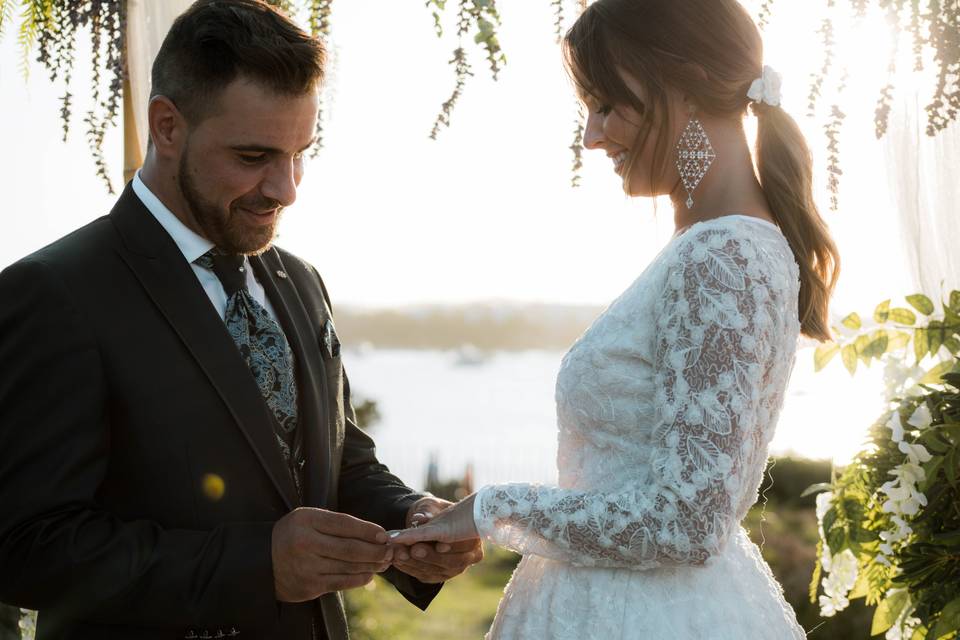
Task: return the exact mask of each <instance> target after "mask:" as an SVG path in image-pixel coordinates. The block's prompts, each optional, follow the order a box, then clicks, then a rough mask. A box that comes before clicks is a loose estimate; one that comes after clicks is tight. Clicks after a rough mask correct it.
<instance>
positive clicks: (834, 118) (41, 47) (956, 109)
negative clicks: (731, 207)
mask: <svg viewBox="0 0 960 640" xmlns="http://www.w3.org/2000/svg"><path fill="white" fill-rule="evenodd" d="M267 1H268V2H269V3H270V4H272V5H274V6H277V7H280V8H281V9H283V10H285V11H288V12H290V13H296V10H297V9H298V8H299V9H302V10H305V12H306V14H307V16H308V24H309V29H310V31H311V33H313V34H314V35H316V36H318V37H325V38H327V37H329V35H330V30H331V13H332V5H333V0H267ZM544 1H548V2H550V6H551V8H552V9H553V21H554V29H555V33H556V35H557V38H558V39H559V38H560V37H562V31H563V25H564V21H565V19H566V17H567V16H566V10H565V6H564V2H565V1H570V2H573V3H574V6H575V7H576V9H577V10H579V11H581V12H582V11H584V10H585V9H586V8H587V5H588V4H589V0H544ZM448 4H456V6H457V22H456V24H457V39H458V44H457V47H456V48H455V49H454V51H453V56H452V57H451V59H450V61H449V64H451V65H452V66H453V70H454V78H455V84H454V89H453V91H452V92H451V94H450V97H449V98H448V99H447V100H446V101H445V102H444V103H443V104H442V105H441V108H440V112H439V114H438V115H437V117H436V119H435V121H434V124H433V127H432V129H431V131H430V137H431V138H434V139H436V137H437V136H438V135H439V132H440V129H441V128H443V127H449V126H450V122H451V117H452V112H453V109H454V108H455V107H456V104H457V102H458V100H459V98H460V97H461V96H462V95H463V91H464V89H465V87H466V83H467V82H468V79H469V78H470V77H471V76H473V75H474V73H473V69H472V66H471V64H470V61H469V59H468V51H467V48H466V47H465V44H464V40H465V38H466V37H467V36H469V35H471V34H472V35H473V40H474V42H475V43H476V44H477V45H480V46H481V47H482V48H483V49H484V52H485V57H486V60H487V63H488V66H489V69H490V72H491V75H492V76H493V78H494V79H495V80H496V79H497V77H498V74H499V72H500V70H501V69H502V67H503V65H504V64H506V61H507V60H506V56H505V55H504V53H503V51H502V49H501V47H500V42H499V39H498V36H497V30H498V28H499V26H500V13H499V11H498V9H497V6H496V0H425V6H426V8H427V9H428V10H429V11H430V13H431V15H432V18H433V22H434V28H435V31H436V33H437V35H438V36H442V35H443V17H444V14H445V12H446V10H447V8H448ZM848 6H849V7H852V8H853V10H854V12H855V13H856V14H857V15H860V16H863V15H865V14H866V12H867V11H868V9H869V8H870V7H873V6H875V7H879V8H880V9H882V10H884V11H886V13H887V18H888V21H889V22H890V23H891V24H892V25H893V27H894V29H895V30H896V34H897V35H898V36H899V34H901V33H904V34H909V37H910V39H911V41H912V53H913V67H914V70H916V71H922V70H923V69H924V67H925V65H926V64H928V63H926V62H925V53H926V52H927V51H931V52H932V56H930V59H931V60H932V65H933V66H934V67H935V72H936V73H935V77H936V80H935V86H934V87H933V88H934V91H933V96H932V98H931V100H930V102H929V104H927V105H926V109H925V111H926V116H927V134H928V135H930V136H934V135H936V134H938V133H939V132H941V131H943V130H944V129H945V128H946V127H947V126H949V125H950V124H951V123H953V122H955V121H956V120H957V118H958V114H960V2H958V1H957V0H849V5H848ZM16 7H20V12H19V14H20V18H21V22H20V25H19V29H18V33H17V42H18V45H19V48H20V50H21V52H22V56H21V59H20V67H21V70H22V72H23V73H24V75H26V74H27V73H28V71H29V63H30V61H31V55H32V53H33V52H34V50H36V52H37V57H36V60H37V61H39V62H40V63H41V64H42V65H43V67H44V68H45V69H46V71H47V72H48V73H49V76H50V79H51V80H52V81H58V80H60V81H63V82H64V84H65V90H64V93H63V95H62V96H61V98H60V103H61V104H60V120H61V123H62V127H63V135H64V139H66V137H67V136H68V134H69V131H70V122H71V118H72V115H73V113H72V112H73V93H72V79H73V72H74V62H75V57H76V42H77V39H76V38H77V33H78V31H80V30H86V31H89V33H90V35H91V54H92V56H91V57H92V60H93V72H92V74H91V76H92V77H91V85H90V86H91V92H92V95H93V98H94V106H93V108H92V109H90V110H89V111H88V112H87V113H86V114H85V117H84V119H83V120H84V123H85V125H86V130H85V134H86V138H87V141H88V143H89V146H90V151H91V155H92V157H93V160H94V164H95V166H96V172H97V175H98V176H100V178H101V180H103V182H104V184H105V185H106V186H107V189H108V190H109V191H110V192H111V193H112V192H113V187H112V184H111V182H110V178H109V175H108V171H107V163H106V161H105V158H104V154H103V143H104V139H105V136H106V132H107V130H108V129H109V128H111V127H114V126H116V122H117V115H118V113H119V110H120V104H121V100H122V96H123V84H124V79H125V74H126V64H125V59H124V56H125V51H126V47H125V31H126V29H125V22H126V0H0V37H2V36H3V34H4V31H5V29H6V27H7V25H8V24H10V22H11V21H12V20H13V18H14V15H15V13H16ZM776 8H777V4H776V2H775V0H761V2H760V5H759V12H758V22H759V24H760V26H761V28H762V27H765V26H766V25H767V24H768V22H769V20H770V19H771V18H772V17H773V16H774V15H775V13H776ZM840 9H841V2H838V0H827V8H826V16H825V17H824V19H823V21H822V23H821V27H820V34H821V35H822V42H823V65H822V66H821V68H820V70H819V72H817V73H814V74H813V76H812V77H811V80H810V91H809V95H808V105H807V107H808V112H809V113H810V114H811V115H812V114H814V113H816V111H817V107H818V102H819V101H820V100H821V98H822V95H823V93H824V90H825V89H826V88H827V86H829V87H831V88H832V89H833V90H834V91H835V92H839V89H840V88H841V87H842V85H843V83H844V82H845V78H844V75H845V72H844V70H843V68H840V69H838V68H837V65H836V60H835V45H836V42H835V28H834V18H835V12H836V11H838V10H840ZM897 39H899V37H897ZM897 55H898V51H897V47H892V53H891V56H890V59H889V60H888V61H887V69H888V79H887V81H886V83H885V84H884V86H883V87H882V88H880V89H879V97H878V101H877V105H876V110H875V123H874V124H875V132H876V135H877V137H878V138H880V137H883V136H884V135H885V134H886V132H887V129H888V125H889V119H890V112H891V106H892V103H893V99H894V96H895V93H896V87H895V86H894V75H895V72H896V69H897V67H896V57H897ZM104 84H105V85H106V86H105V88H104V86H103V85H104ZM324 110H325V105H324V104H323V103H321V113H320V118H318V122H317V145H316V147H315V148H314V155H315V154H316V152H317V151H318V150H319V149H320V148H321V147H322V144H323V133H324V132H323V112H324ZM828 113H829V115H828V124H827V125H826V126H825V127H824V129H825V133H826V136H827V147H828V152H829V153H830V161H829V162H830V164H829V167H828V171H829V172H830V177H829V184H828V186H829V188H830V193H831V201H832V203H833V205H834V206H836V201H837V195H838V193H839V188H840V176H841V175H842V172H841V171H840V155H839V133H840V130H841V128H842V125H843V123H844V119H845V115H844V112H843V111H842V109H841V108H840V105H839V104H837V103H834V104H832V105H831V107H830V109H829V110H828ZM574 139H575V141H574V144H573V145H571V151H572V152H573V156H574V158H573V165H572V166H573V174H574V175H573V180H572V184H573V185H574V186H576V185H577V184H579V174H578V172H579V170H580V167H581V166H582V158H581V154H582V150H583V148H582V139H583V123H582V120H581V121H579V122H578V125H577V127H576V129H575V131H574Z"/></svg>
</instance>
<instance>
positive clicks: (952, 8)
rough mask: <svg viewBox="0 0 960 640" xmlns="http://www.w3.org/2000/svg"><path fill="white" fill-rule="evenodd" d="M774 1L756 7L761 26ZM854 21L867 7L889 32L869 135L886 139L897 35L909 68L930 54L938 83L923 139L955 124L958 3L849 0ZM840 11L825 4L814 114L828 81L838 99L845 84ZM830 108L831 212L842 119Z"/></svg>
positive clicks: (833, 3) (959, 107)
mask: <svg viewBox="0 0 960 640" xmlns="http://www.w3.org/2000/svg"><path fill="white" fill-rule="evenodd" d="M773 5H775V0H764V1H763V2H762V4H761V8H760V24H761V25H764V24H766V22H767V21H768V19H769V16H770V14H771V12H772V11H773ZM849 5H850V7H852V9H853V11H854V14H855V16H856V17H857V18H863V17H865V16H866V14H867V11H868V9H869V8H870V7H871V6H875V7H878V8H879V9H880V10H881V11H883V12H884V13H885V15H886V19H887V22H888V23H889V24H890V25H892V28H893V30H894V38H893V46H892V47H891V50H890V54H889V58H888V60H887V61H886V64H887V82H886V84H885V85H884V86H883V87H882V88H880V89H879V97H878V99H877V104H876V107H875V110H874V131H875V134H876V137H877V139H878V140H879V139H880V138H882V137H883V136H884V135H886V132H887V129H888V127H889V124H890V111H891V107H892V104H893V99H894V95H895V93H896V87H895V86H894V82H893V77H894V74H895V73H896V71H897V57H898V55H899V42H900V34H902V33H909V34H910V37H911V40H912V43H913V59H914V64H913V69H914V71H917V72H920V71H923V70H924V62H923V53H924V50H925V49H926V48H927V47H930V48H931V49H932V51H933V64H934V66H935V68H936V72H937V74H936V75H937V79H936V85H935V87H934V92H933V97H932V98H931V100H930V103H929V104H928V105H927V106H926V114H927V135H928V136H930V137H933V136H935V135H937V134H938V133H940V132H941V131H943V130H944V129H946V128H947V127H948V126H949V125H950V124H951V123H952V122H955V121H956V120H957V116H958V113H960V2H956V0H849ZM840 9H841V3H839V2H837V0H826V15H825V16H824V19H823V22H822V24H821V28H820V33H821V34H822V35H823V66H822V67H821V69H820V71H818V72H817V73H814V74H813V76H812V77H811V80H810V91H809V95H808V112H809V114H810V115H811V116H812V115H814V114H815V112H816V108H817V104H818V102H819V100H820V97H821V93H822V89H823V87H824V85H825V84H826V83H827V82H828V81H832V82H833V86H834V88H835V90H836V93H837V94H838V96H839V95H840V94H842V93H843V89H844V87H845V85H846V82H847V69H846V68H843V67H841V68H839V69H838V68H837V67H836V65H835V64H834V62H835V61H834V56H835V54H834V49H835V46H836V40H835V38H834V21H835V17H836V12H837V11H839V10H840ZM838 103H839V100H838V101H837V102H835V103H834V104H832V105H831V106H830V115H829V117H828V124H827V125H826V126H825V133H826V137H827V150H828V167H827V171H828V173H829V175H828V185H827V186H828V189H829V190H830V194H831V207H832V209H834V210H836V209H837V206H838V202H837V198H838V194H839V189H840V176H841V175H842V174H843V172H842V171H841V170H840V147H839V134H840V130H841V128H842V125H843V121H844V119H845V115H844V113H843V111H842V110H841V109H840V105H839V104H838Z"/></svg>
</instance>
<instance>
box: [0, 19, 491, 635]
mask: <svg viewBox="0 0 960 640" xmlns="http://www.w3.org/2000/svg"><path fill="white" fill-rule="evenodd" d="M323 66H324V50H323V48H322V45H321V43H320V42H319V41H317V40H316V39H314V38H311V37H309V36H308V35H306V34H305V33H303V32H302V31H301V30H300V29H298V28H297V27H296V26H295V25H294V24H293V23H291V22H290V21H289V20H288V19H286V18H285V17H283V16H282V15H281V14H279V13H277V12H275V11H274V10H272V9H271V8H270V7H268V6H267V5H266V4H263V3H261V2H258V1H256V0H200V2H197V3H196V4H194V5H193V6H192V7H191V8H190V9H189V10H188V11H187V12H186V13H184V14H183V15H182V16H180V17H179V18H178V19H177V21H176V22H175V23H174V25H173V27H172V28H171V30H170V33H169V34H168V35H167V37H166V39H165V40H164V43H163V46H162V47H161V49H160V52H159V54H158V55H157V58H156V61H155V63H154V66H153V91H152V98H151V102H150V106H149V126H150V145H149V148H148V152H147V158H146V162H145V163H144V166H143V169H142V170H141V171H140V172H139V173H138V175H137V176H136V177H135V178H134V179H133V180H132V181H131V183H130V184H128V185H127V187H126V189H125V190H124V192H123V194H122V195H121V196H120V198H119V200H118V201H117V203H116V206H115V207H114V208H113V211H111V213H110V214H109V215H108V216H105V217H102V218H100V219H98V220H95V221H94V222H92V223H90V224H89V225H87V226H85V227H83V228H81V229H79V230H77V231H75V232H74V233H72V234H70V235H68V236H66V237H65V238H62V239H61V240H58V241H57V242H55V243H53V244H52V245H50V246H48V247H46V248H44V249H41V250H40V251H38V252H36V253H34V254H33V255H31V256H28V257H26V258H24V259H22V260H20V261H19V262H17V263H16V264H14V265H12V266H10V267H9V268H7V269H6V270H5V271H3V272H2V273H0V363H2V368H0V600H2V601H6V602H9V603H11V604H15V605H18V606H21V607H24V608H32V609H38V610H39V611H40V617H39V628H38V635H37V637H38V638H39V639H40V640H44V639H53V638H56V639H58V640H59V639H63V640H79V639H88V638H89V639H91V640H92V639H97V640H107V639H111V638H116V639H119V638H125V639H129V638H138V639H152V638H156V639H160V638H165V639H169V638H221V637H240V638H277V639H284V640H285V639H296V640H314V639H321V638H329V639H330V640H339V639H341V638H344V639H345V638H347V628H346V619H345V615H344V610H343V604H342V600H341V598H340V596H339V594H338V591H339V590H341V589H348V588H352V587H357V586H360V585H363V584H365V583H367V582H369V581H370V579H371V578H372V576H373V574H375V573H380V572H383V573H384V576H385V577H386V578H387V579H388V580H390V581H391V582H392V583H393V584H394V585H395V586H396V588H397V589H398V590H400V592H401V593H402V594H403V595H404V596H405V597H406V598H407V599H408V600H410V601H411V602H412V603H414V604H415V605H417V606H418V607H420V608H425V607H426V606H427V605H428V603H429V602H430V601H431V599H432V598H433V597H434V596H435V595H436V593H437V592H438V591H439V588H440V583H442V581H444V580H446V579H448V578H450V577H452V576H454V575H456V574H458V573H460V572H462V571H463V570H464V569H465V568H466V567H467V566H469V565H470V564H472V563H474V562H476V561H478V560H479V559H480V557H481V552H480V548H479V544H478V543H476V542H470V543H467V544H465V545H460V546H453V547H450V546H449V545H448V546H438V547H434V546H433V545H417V546H415V547H411V548H410V549H407V548H405V547H394V546H391V545H389V544H388V542H387V540H388V538H387V536H386V533H385V529H398V528H403V527H407V526H410V524H411V522H412V521H413V519H414V516H415V514H427V516H429V515H432V514H435V513H438V512H439V511H440V510H442V509H443V508H444V507H445V506H447V504H449V503H446V502H444V501H441V500H438V499H435V498H433V497H430V496H424V495H422V494H418V493H415V492H414V491H412V490H411V489H409V488H408V487H406V486H405V485H404V484H403V483H402V482H401V481H400V480H399V479H397V478H396V477H394V476H393V475H391V474H390V472H389V471H388V469H387V468H386V467H385V466H383V465H382V464H380V463H379V462H378V460H377V458H376V455H375V451H374V444H373V442H372V440H371V439H370V438H369V437H367V436H366V435H365V434H364V433H363V432H362V431H360V430H359V429H358V428H357V426H356V423H355V418H354V412H353V408H352V407H351V405H350V389H349V384H348V382H347V379H346V377H345V375H344V371H343V366H342V363H341V360H340V348H339V347H340V346H339V343H338V341H337V337H336V333H335V331H334V327H333V322H332V320H331V315H330V313H331V312H330V305H329V299H328V297H327V294H326V291H325V289H324V287H323V283H322V282H321V280H320V277H319V275H318V274H317V272H316V270H315V269H314V268H313V267H312V266H310V265H309V264H307V263H305V262H303V261H302V260H300V259H298V258H296V257H295V256H292V255H290V254H289V253H286V252H284V251H282V250H280V249H278V248H276V247H273V246H271V242H272V240H273V237H274V233H275V230H276V226H277V222H278V220H279V218H280V216H281V213H282V211H283V209H284V208H285V207H287V206H289V205H291V204H293V201H294V199H295V197H296V189H297V186H298V184H299V182H300V179H301V177H302V173H303V165H302V163H303V153H304V152H305V151H306V150H307V149H309V148H310V146H311V144H312V142H313V136H314V129H315V125H316V118H317V108H318V87H319V85H320V82H321V80H322V77H323ZM305 213H306V212H305ZM315 240H316V242H317V243H318V246H321V247H322V246H329V244H330V243H332V242H335V241H337V240H340V239H335V238H330V237H324V236H320V237H317V238H316V239H315ZM419 517H422V516H419Z"/></svg>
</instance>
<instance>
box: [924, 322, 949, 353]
mask: <svg viewBox="0 0 960 640" xmlns="http://www.w3.org/2000/svg"><path fill="white" fill-rule="evenodd" d="M944 337H945V336H944V332H943V323H942V322H940V321H939V320H931V321H930V325H929V326H928V327H927V341H928V342H929V343H930V345H929V347H928V349H929V350H930V354H931V355H936V353H937V351H939V350H940V345H942V344H943V339H944Z"/></svg>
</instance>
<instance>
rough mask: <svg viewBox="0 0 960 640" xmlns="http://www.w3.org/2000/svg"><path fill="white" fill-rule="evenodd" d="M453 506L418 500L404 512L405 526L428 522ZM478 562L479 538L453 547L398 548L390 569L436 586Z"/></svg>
mask: <svg viewBox="0 0 960 640" xmlns="http://www.w3.org/2000/svg"><path fill="white" fill-rule="evenodd" d="M452 505H453V503H452V502H448V501H447V500H441V499H440V498H435V497H433V496H427V497H425V498H421V499H420V500H417V501H416V502H415V503H413V506H411V507H410V509H409V510H408V511H407V519H406V526H407V527H410V526H412V525H413V524H414V523H416V524H418V525H419V524H424V523H426V522H429V521H430V520H431V519H432V518H433V517H434V516H436V515H437V514H439V513H440V512H442V511H444V510H445V509H447V508H448V507H450V506H452ZM481 560H483V546H482V545H481V544H480V540H479V538H478V539H475V540H465V541H462V542H455V543H452V544H448V543H443V542H439V543H433V542H418V543H416V544H414V545H412V546H410V547H405V546H403V545H398V546H397V547H396V551H395V553H394V562H393V565H394V566H395V567H397V569H399V570H400V571H402V572H404V573H406V574H407V575H410V576H413V577H414V578H416V579H417V580H419V581H420V582H423V583H426V584H435V583H438V582H445V581H447V580H449V579H450V578H453V577H455V576H458V575H460V574H461V573H463V572H464V571H466V570H467V568H468V567H469V566H470V565H473V564H476V563H478V562H480V561H481Z"/></svg>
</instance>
